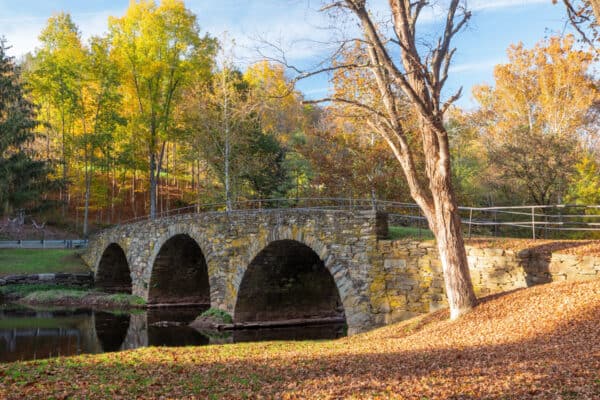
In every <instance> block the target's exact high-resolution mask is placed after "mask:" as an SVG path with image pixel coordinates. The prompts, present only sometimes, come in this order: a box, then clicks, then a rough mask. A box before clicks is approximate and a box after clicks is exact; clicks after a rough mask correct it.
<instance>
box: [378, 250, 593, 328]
mask: <svg viewBox="0 0 600 400" xmlns="http://www.w3.org/2000/svg"><path fill="white" fill-rule="evenodd" d="M378 247H379V250H380V252H381V255H382V257H383V271H382V274H381V276H380V277H379V278H378V279H375V280H374V282H373V285H372V287H371V289H372V293H371V297H372V304H373V306H374V309H375V312H376V313H378V314H379V315H380V319H381V318H383V320H384V323H391V322H394V321H399V320H403V319H407V318H410V317H413V316H415V315H418V314H422V313H426V312H430V311H435V310H437V309H439V308H444V307H447V300H446V295H445V288H444V278H443V274H442V265H441V262H440V260H439V256H438V252H437V248H436V245H435V243H434V242H433V241H425V242H418V241H403V240H398V241H390V240H381V241H379V243H378ZM466 250H467V256H468V260H469V268H470V271H471V279H472V281H473V286H474V289H475V293H476V294H477V296H478V297H482V296H487V295H490V294H494V293H500V292H505V291H509V290H514V289H519V288H524V287H529V286H533V285H538V284H543V283H550V282H557V281H579V280H587V279H594V278H600V257H590V256H574V255H565V254H552V255H548V254H540V253H536V252H533V251H529V250H523V251H520V252H515V251H512V250H504V249H492V248H490V249H481V248H475V247H471V246H467V248H466Z"/></svg>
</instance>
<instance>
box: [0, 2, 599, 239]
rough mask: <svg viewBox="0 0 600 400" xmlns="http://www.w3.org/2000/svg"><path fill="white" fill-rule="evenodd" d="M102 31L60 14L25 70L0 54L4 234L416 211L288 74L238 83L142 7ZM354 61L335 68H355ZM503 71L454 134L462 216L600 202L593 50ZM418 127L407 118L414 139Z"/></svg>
mask: <svg viewBox="0 0 600 400" xmlns="http://www.w3.org/2000/svg"><path fill="white" fill-rule="evenodd" d="M108 27H109V28H108V32H107V33H106V35H103V36H95V37H92V38H91V39H90V40H89V41H84V40H83V39H82V36H81V33H80V31H79V29H78V27H77V25H76V22H75V21H74V20H73V18H72V17H71V16H70V15H69V14H67V13H60V14H56V15H53V16H52V17H50V18H49V19H48V21H47V24H46V26H45V28H44V29H43V30H42V32H40V36H39V40H40V43H41V46H40V47H39V48H37V49H36V50H35V51H34V52H32V53H29V54H27V55H26V56H25V57H23V58H22V59H20V60H19V61H18V62H17V61H15V59H14V58H11V57H9V56H8V55H7V54H6V50H7V47H8V46H9V45H10V43H6V42H3V43H2V46H1V49H0V77H1V78H0V79H1V80H0V82H1V85H0V88H1V90H2V94H3V95H2V97H1V100H0V124H2V129H1V131H2V132H3V137H2V138H1V139H2V140H0V151H1V156H0V213H1V214H2V216H3V218H11V217H14V216H15V215H26V216H28V218H34V219H35V220H37V221H38V222H45V223H47V224H49V225H56V226H61V227H66V228H69V229H71V230H73V231H75V232H78V233H80V234H82V235H84V236H85V235H87V234H88V233H89V232H90V231H92V230H94V229H97V228H100V227H103V226H106V225H110V224H113V223H115V222H119V221H123V220H127V219H130V218H136V217H139V216H144V215H148V214H158V213H161V212H167V211H170V210H173V209H176V208H179V207H184V206H188V205H191V204H195V203H223V204H224V206H223V208H226V207H227V206H229V207H235V202H237V201H244V200H249V199H259V198H285V199H288V202H289V204H290V205H293V204H294V203H295V202H298V201H299V200H298V199H300V198H305V197H309V198H314V197H344V198H377V199H385V200H396V201H406V202H412V200H411V198H410V193H409V190H408V188H407V185H406V182H405V181H404V175H403V173H402V171H401V167H400V165H399V164H398V163H397V161H396V160H395V159H394V157H393V154H392V153H391V152H390V150H389V149H388V148H387V145H386V143H384V142H383V140H382V139H381V138H380V137H379V136H378V135H377V134H376V133H375V132H373V131H372V130H370V129H369V127H368V125H367V124H366V123H365V118H364V116H362V115H360V113H356V112H355V110H354V109H353V108H352V107H350V106H344V105H340V104H334V103H324V104H318V105H315V104H307V102H305V101H304V100H305V96H304V95H303V93H301V92H300V91H298V90H296V89H294V86H293V83H294V81H293V76H291V75H287V74H286V70H285V69H284V67H283V66H281V65H280V64H277V63H274V62H267V61H262V62H258V63H254V64H252V65H249V66H247V67H245V68H243V69H242V68H241V67H240V66H239V65H238V64H237V62H236V60H235V58H234V57H233V50H232V49H233V48H234V47H235V43H234V42H233V41H232V40H230V39H228V38H227V37H225V36H220V37H217V36H213V35H212V34H211V33H205V32H203V31H202V30H201V29H200V27H199V26H198V24H197V21H196V16H195V15H194V14H193V13H192V12H191V11H190V10H189V9H187V8H186V7H185V4H184V3H183V2H181V1H176V0H163V1H162V2H160V3H154V2H152V1H141V2H138V3H132V4H131V5H130V7H129V9H128V10H127V12H126V13H125V15H123V16H121V17H111V18H110V19H109V23H108ZM355 46H360V44H359V43H356V44H355ZM354 49H355V50H357V51H353V47H352V46H349V47H348V48H347V49H346V51H344V52H342V53H340V54H337V55H336V56H337V57H338V60H337V61H338V62H340V63H341V62H347V61H348V60H353V57H355V56H356V54H360V51H358V50H359V48H358V47H354ZM507 55H508V62H507V63H505V64H502V65H497V66H496V68H495V70H494V77H495V81H494V83H493V85H483V84H482V85H478V86H476V87H475V88H474V89H473V97H474V98H475V100H476V102H477V104H478V107H477V108H475V109H470V110H462V109H460V108H458V107H455V108H452V109H451V110H449V112H448V114H447V117H446V121H445V124H446V127H447V130H448V132H449V134H450V143H451V152H452V173H453V178H454V186H455V189H456V192H457V196H458V199H459V203H460V204H461V205H468V206H495V205H518V204H539V205H544V204H560V203H577V204H598V203H600V174H599V168H600V144H599V143H598V111H599V103H598V87H597V79H596V77H595V76H594V72H593V67H594V65H595V62H596V60H597V54H596V53H595V52H594V50H593V47H589V46H587V45H586V43H585V41H584V40H581V38H580V37H579V36H577V37H573V36H569V35H563V36H550V37H547V38H545V39H544V40H541V41H540V42H539V43H538V44H537V45H536V46H534V47H533V48H525V47H524V46H523V45H522V44H519V43H515V44H514V45H513V46H511V47H510V48H509V49H507ZM330 78H331V84H332V89H331V90H332V93H331V95H332V96H336V94H340V95H342V94H343V95H344V96H345V97H346V98H347V97H348V96H364V95H365V93H367V92H368V90H366V85H368V84H369V81H368V79H367V78H366V77H364V76H361V74H360V73H348V72H344V73H334V74H331V76H330ZM9 116H10V117H9ZM412 118H414V117H413V116H412V115H411V113H410V112H406V120H407V121H408V125H410V121H411V119H412ZM409 135H410V132H409ZM416 135H417V126H416V124H415V133H414V136H415V137H416ZM416 162H417V165H421V166H422V164H419V163H422V159H419V157H417V159H416ZM421 168H422V167H421Z"/></svg>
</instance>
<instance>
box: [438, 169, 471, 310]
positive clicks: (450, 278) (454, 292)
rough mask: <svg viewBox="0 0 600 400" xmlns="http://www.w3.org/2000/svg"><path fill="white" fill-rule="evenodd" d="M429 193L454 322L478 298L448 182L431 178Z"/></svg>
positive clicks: (448, 180) (452, 194)
mask: <svg viewBox="0 0 600 400" xmlns="http://www.w3.org/2000/svg"><path fill="white" fill-rule="evenodd" d="M431 191H432V193H433V199H434V204H435V211H434V215H433V221H432V222H433V223H431V222H430V224H429V225H430V228H432V229H431V230H432V231H433V232H434V234H435V238H436V241H437V247H438V252H439V255H440V261H441V263H442V270H443V273H444V282H445V286H446V296H447V297H448V305H449V307H450V318H451V319H455V318H457V317H459V316H460V315H462V314H464V313H465V312H467V311H468V310H469V309H471V308H472V307H473V304H475V303H476V301H477V299H476V297H475V292H474V291H473V284H472V283H471V274H470V272H469V264H468V260H467V253H466V250H465V244H464V241H463V237H462V231H461V221H460V216H459V213H458V207H457V205H456V200H455V196H454V191H453V190H452V186H451V182H450V179H444V178H441V179H433V180H432V182H431ZM430 218H431V217H430Z"/></svg>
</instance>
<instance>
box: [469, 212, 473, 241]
mask: <svg viewBox="0 0 600 400" xmlns="http://www.w3.org/2000/svg"><path fill="white" fill-rule="evenodd" d="M472 222H473V209H472V208H471V209H470V210H469V239H471V223H472Z"/></svg>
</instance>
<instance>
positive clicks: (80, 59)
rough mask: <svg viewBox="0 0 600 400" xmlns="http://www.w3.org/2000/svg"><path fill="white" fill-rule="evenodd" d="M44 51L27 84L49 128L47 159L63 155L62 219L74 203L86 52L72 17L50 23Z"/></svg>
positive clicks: (57, 17)
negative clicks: (75, 154) (72, 192)
mask: <svg viewBox="0 0 600 400" xmlns="http://www.w3.org/2000/svg"><path fill="white" fill-rule="evenodd" d="M39 39H40V42H41V44H42V45H41V47H40V48H39V49H38V50H37V51H36V52H35V54H34V55H33V58H32V60H31V65H30V70H29V71H27V80H28V82H29V84H30V85H31V88H32V94H33V95H34V97H35V98H36V99H38V102H39V104H40V106H41V110H40V112H39V117H40V120H41V122H43V124H44V126H45V127H46V137H47V140H48V142H47V151H46V153H47V158H48V159H50V158H54V155H53V154H55V153H58V154H60V157H59V164H60V170H61V173H62V174H61V178H62V185H63V187H64V190H62V191H61V193H60V200H61V201H62V204H63V208H62V211H63V216H65V213H66V208H67V206H68V204H69V202H70V200H71V198H70V194H69V188H70V183H71V174H70V170H69V166H70V165H71V164H70V162H71V158H72V155H73V152H74V149H75V146H74V139H75V137H74V134H75V126H76V124H77V122H78V121H79V119H80V117H81V112H82V109H81V105H82V102H81V94H82V88H81V85H82V79H81V77H82V75H83V65H84V60H85V52H84V49H83V45H82V43H81V35H80V33H79V29H78V28H77V25H76V24H75V23H74V22H73V20H72V18H71V16H70V15H69V14H65V13H60V14H57V15H54V16H52V17H50V18H49V19H48V22H47V24H46V27H45V28H44V29H43V30H42V32H41V34H40V36H39Z"/></svg>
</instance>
